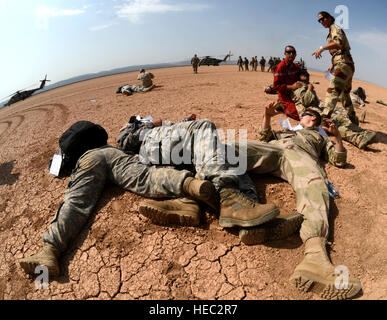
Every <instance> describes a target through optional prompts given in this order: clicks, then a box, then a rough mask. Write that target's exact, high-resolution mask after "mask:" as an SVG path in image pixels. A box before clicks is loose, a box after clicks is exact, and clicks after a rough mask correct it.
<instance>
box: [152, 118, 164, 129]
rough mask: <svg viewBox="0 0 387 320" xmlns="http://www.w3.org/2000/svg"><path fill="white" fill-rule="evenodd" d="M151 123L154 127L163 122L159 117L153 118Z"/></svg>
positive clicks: (159, 125)
mask: <svg viewBox="0 0 387 320" xmlns="http://www.w3.org/2000/svg"><path fill="white" fill-rule="evenodd" d="M152 123H153V124H154V125H155V127H161V125H162V124H163V121H162V120H161V119H157V120H153V121H152Z"/></svg>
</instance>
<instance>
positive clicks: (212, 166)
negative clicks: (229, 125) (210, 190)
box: [139, 119, 239, 191]
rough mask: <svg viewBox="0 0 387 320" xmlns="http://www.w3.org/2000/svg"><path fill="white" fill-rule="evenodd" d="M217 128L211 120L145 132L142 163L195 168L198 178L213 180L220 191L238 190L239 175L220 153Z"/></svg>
mask: <svg viewBox="0 0 387 320" xmlns="http://www.w3.org/2000/svg"><path fill="white" fill-rule="evenodd" d="M220 143H221V142H220V140H219V137H218V134H217V131H216V127H215V125H214V123H213V122H211V121H210V120H206V119H203V120H196V121H184V122H178V123H176V124H174V125H172V126H169V127H167V126H161V127H156V128H153V129H151V130H150V131H149V132H148V133H146V135H145V138H144V141H143V143H142V145H141V148H140V154H139V155H140V161H141V162H142V163H144V164H154V165H160V164H161V165H172V166H178V165H182V164H183V165H193V166H194V168H195V170H196V172H197V174H198V176H199V178H200V179H202V180H210V181H211V182H212V183H213V184H214V186H215V188H216V189H217V190H218V191H219V190H220V189H222V188H238V184H239V175H238V174H237V173H236V170H234V168H232V167H231V166H230V165H229V163H228V162H227V159H226V155H225V153H224V152H220V151H221V150H220V148H219V147H220Z"/></svg>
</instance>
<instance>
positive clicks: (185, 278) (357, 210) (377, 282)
mask: <svg viewBox="0 0 387 320" xmlns="http://www.w3.org/2000/svg"><path fill="white" fill-rule="evenodd" d="M152 72H153V73H154V74H155V76H156V78H155V83H156V84H157V85H158V87H157V88H156V89H154V90H153V91H151V92H148V93H136V94H134V95H132V96H129V97H127V96H123V95H117V94H116V93H115V91H116V88H117V87H118V86H119V85H122V84H125V83H132V84H134V83H137V81H136V80H135V79H136V75H137V73H126V74H120V75H114V76H109V77H104V78H99V79H94V80H90V81H85V82H80V83H77V84H72V85H68V86H65V87H62V88H57V89H54V90H51V91H48V92H45V93H42V94H39V95H36V96H33V97H31V98H30V99H27V100H25V101H23V102H19V103H17V104H14V105H12V106H10V107H6V108H3V109H0V146H1V154H0V195H1V202H0V299H236V300H238V299H319V297H318V296H316V295H313V294H311V293H308V294H303V293H300V292H299V291H298V290H297V289H295V288H293V287H292V286H291V285H290V284H289V283H288V279H289V277H290V275H291V274H292V272H293V270H294V268H295V266H296V265H297V264H298V263H299V262H300V261H301V259H302V257H303V246H302V243H301V240H300V238H299V236H298V235H297V234H295V235H294V236H291V237H289V238H288V239H286V240H282V241H274V242H270V243H266V244H265V245H256V246H246V245H244V244H243V243H241V242H240V240H239V237H238V233H237V231H236V230H224V229H223V228H222V227H220V226H219V224H218V222H217V220H216V219H215V218H214V217H213V216H212V215H210V214H209V213H207V212H206V213H203V218H202V222H201V225H200V227H198V228H192V227H182V228H179V227H161V226H156V225H153V224H151V223H150V222H149V220H148V219H147V218H145V217H143V216H142V215H140V214H138V212H137V208H138V204H139V202H140V201H142V200H143V199H142V198H141V197H139V196H136V195H133V194H131V193H129V192H124V191H123V190H121V189H119V188H118V187H115V186H108V187H107V188H106V191H105V192H104V194H103V197H102V198H101V200H100V201H99V203H98V206H97V208H96V210H95V215H93V217H92V219H91V220H90V222H89V223H88V224H87V226H86V228H85V230H84V231H83V232H82V234H81V235H80V237H79V240H78V241H76V243H74V244H73V246H72V247H71V248H70V250H69V251H68V252H67V253H66V254H65V255H64V257H63V258H62V260H61V268H62V269H63V271H64V273H63V276H61V277H60V278H57V279H55V280H53V281H51V282H50V285H49V288H48V289H40V290H38V289H35V285H34V278H32V277H30V276H27V275H26V274H24V273H23V272H22V270H21V268H20V266H19V264H18V263H17V260H18V259H20V258H23V257H25V256H29V255H31V254H34V253H36V252H37V251H38V250H39V249H40V248H41V246H42V241H41V239H42V234H43V233H44V232H45V231H46V229H47V227H48V225H49V223H50V221H51V219H52V218H53V216H54V214H55V212H56V209H57V207H58V204H59V203H60V202H61V201H62V198H63V194H64V190H65V187H66V184H67V182H68V179H65V180H60V179H56V178H54V177H53V176H52V175H50V174H49V173H48V162H49V160H50V158H51V156H52V155H53V154H54V153H55V152H56V151H57V149H58V138H59V136H60V135H61V133H62V132H63V131H64V130H65V129H67V128H68V127H69V126H70V125H71V124H72V123H74V122H75V121H78V120H90V121H93V122H96V123H99V124H101V125H102V126H103V127H104V128H106V130H107V131H108V133H109V143H110V144H112V145H116V142H115V139H116V136H117V133H118V131H119V129H120V127H121V126H122V125H123V124H124V123H125V122H126V121H127V119H128V118H129V116H131V115H133V114H141V115H143V116H148V115H152V116H153V117H155V118H162V119H168V120H172V121H175V120H180V119H182V118H183V117H185V116H187V115H189V114H191V113H196V114H197V115H198V117H199V118H208V119H211V120H212V121H213V122H215V124H216V126H217V127H218V128H222V129H232V128H236V129H239V128H245V129H247V130H248V138H250V139H254V138H255V135H256V132H257V128H258V126H259V125H260V122H261V117H262V113H263V108H264V106H265V105H266V104H267V103H268V102H269V101H273V100H275V98H276V97H275V96H272V95H265V94H264V92H263V88H264V87H265V86H266V85H267V84H270V83H271V82H272V74H269V73H261V72H260V71H258V72H238V71H237V67H236V66H220V67H201V68H200V69H199V74H197V75H195V74H193V73H192V69H191V67H177V68H168V69H156V70H153V71H152ZM311 75H312V76H311V81H316V82H319V84H316V85H315V86H316V91H317V93H318V95H319V96H320V97H321V98H323V97H324V96H325V91H326V88H327V85H328V81H327V80H325V79H324V78H323V75H322V74H321V73H316V72H311ZM353 86H354V87H356V86H362V87H363V88H365V90H366V93H367V97H368V99H367V100H368V101H369V104H367V105H366V107H365V109H366V110H367V118H366V123H364V124H362V127H364V128H366V129H371V130H375V131H376V132H377V141H376V142H375V143H373V144H371V145H370V147H369V148H368V149H367V150H359V149H357V148H355V147H353V146H352V145H350V144H348V143H346V142H345V146H346V148H347V149H348V162H349V164H348V165H347V167H346V168H344V169H338V168H335V167H333V166H331V165H329V164H326V166H325V167H326V170H327V172H328V175H329V177H330V180H331V181H332V182H333V183H334V184H335V186H336V187H337V188H338V189H339V192H340V195H341V198H340V199H337V200H336V201H335V203H334V204H333V205H332V211H331V213H330V222H331V230H330V236H329V240H330V241H333V247H332V249H333V250H332V251H331V253H330V255H331V258H332V261H333V263H334V264H335V265H345V266H347V267H348V268H349V270H350V272H351V274H352V275H354V276H356V277H358V278H359V279H360V280H361V282H362V286H363V292H362V293H361V294H360V295H359V296H358V297H357V299H386V298H387V272H386V262H387V254H386V238H387V231H386V230H387V205H386V203H385V199H387V194H386V190H387V188H386V181H385V180H386V177H387V175H386V162H387V161H386V149H387V147H386V143H387V135H386V132H387V130H386V123H387V115H386V111H387V107H385V106H383V105H380V104H377V103H376V100H377V99H383V100H384V101H387V89H386V88H382V87H379V86H376V85H373V84H369V83H364V82H360V81H354V83H353ZM91 100H96V102H92V101H91ZM274 127H275V128H276V127H278V124H277V122H276V124H275V125H274ZM255 182H256V184H257V188H258V190H259V192H260V197H261V199H262V200H264V201H268V202H273V203H275V204H276V205H278V207H280V209H281V211H282V212H283V213H284V212H285V213H286V212H293V211H295V195H294V192H293V191H292V189H291V188H290V186H289V185H288V184H287V183H285V182H283V181H281V180H278V179H275V178H270V177H263V178H259V179H257V178H255Z"/></svg>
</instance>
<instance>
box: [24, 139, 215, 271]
mask: <svg viewBox="0 0 387 320" xmlns="http://www.w3.org/2000/svg"><path fill="white" fill-rule="evenodd" d="M107 182H112V183H114V184H116V185H118V186H120V187H122V188H124V189H125V190H128V191H131V192H133V193H136V194H138V195H141V196H144V197H152V198H165V197H187V196H190V197H193V198H194V199H196V200H201V201H204V202H206V203H208V204H211V203H212V201H213V197H215V196H216V194H215V189H213V186H212V185H211V183H210V182H208V181H205V182H203V181H199V180H197V179H194V178H193V173H192V172H191V171H187V170H176V169H174V168H172V167H156V166H147V165H144V164H142V163H141V162H140V160H139V156H138V155H136V154H133V153H129V154H127V153H125V152H123V151H122V150H119V149H117V148H114V147H111V146H108V145H106V146H103V147H100V148H97V149H92V150H89V151H87V152H85V153H84V154H83V155H82V156H81V157H80V158H79V160H78V162H77V164H76V166H75V169H74V170H73V172H72V174H71V179H70V182H69V184H68V186H67V189H66V192H65V196H64V201H63V203H62V204H61V205H60V206H59V208H58V211H57V213H56V215H55V218H54V220H53V221H52V222H51V224H50V226H49V229H48V231H47V232H45V233H44V235H43V242H44V246H43V249H42V250H41V251H40V252H39V253H38V254H36V255H33V256H31V257H27V258H24V259H22V260H21V261H20V265H21V267H22V268H23V269H24V270H25V271H26V272H27V273H34V270H35V267H36V266H37V265H45V266H47V267H48V270H49V273H50V275H52V276H56V275H58V274H59V273H60V271H59V264H58V259H59V257H60V255H61V254H62V253H63V252H64V251H65V250H66V249H67V248H68V246H69V244H70V243H71V242H72V241H73V240H74V239H75V238H76V237H77V236H78V234H79V232H80V231H81V230H82V229H83V226H84V225H85V223H86V221H87V219H88V218H89V216H90V214H91V213H92V211H93V208H94V207H95V205H96V203H97V201H98V199H99V197H100V195H101V193H102V191H103V189H104V187H105V185H106V183H107ZM205 198H207V199H205ZM188 200H189V199H186V201H185V203H182V205H184V206H185V207H186V206H189V207H190V208H188V209H192V206H193V211H195V210H197V212H194V214H196V215H198V210H199V208H198V207H197V206H196V204H195V203H194V204H193V203H192V200H191V201H190V202H189V201H188ZM170 201H172V200H170ZM187 201H188V202H187ZM196 207H197V208H196ZM182 218H184V219H188V220H189V219H190V218H192V219H194V220H195V221H196V220H197V217H195V216H192V213H189V214H188V216H187V214H185V215H184V216H183V217H182Z"/></svg>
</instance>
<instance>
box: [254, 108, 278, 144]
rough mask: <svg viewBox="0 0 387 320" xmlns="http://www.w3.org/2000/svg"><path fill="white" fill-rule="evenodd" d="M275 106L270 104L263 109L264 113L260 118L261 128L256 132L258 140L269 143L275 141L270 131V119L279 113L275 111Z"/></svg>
mask: <svg viewBox="0 0 387 320" xmlns="http://www.w3.org/2000/svg"><path fill="white" fill-rule="evenodd" d="M276 107H277V104H276V103H275V102H272V103H270V104H269V105H268V106H267V107H265V112H264V114H263V118H262V126H261V128H260V129H259V130H258V134H257V137H258V140H260V141H264V142H269V141H271V140H273V139H275V135H274V132H273V130H271V118H272V117H273V116H275V115H277V114H279V113H280V112H278V111H276V110H275V108H276Z"/></svg>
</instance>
